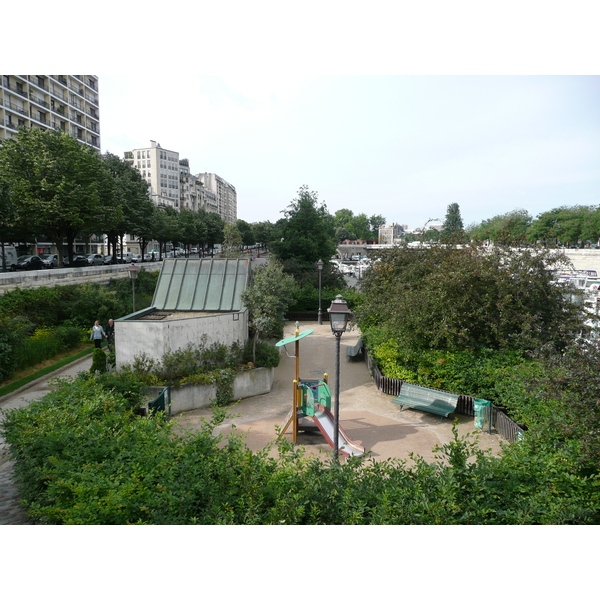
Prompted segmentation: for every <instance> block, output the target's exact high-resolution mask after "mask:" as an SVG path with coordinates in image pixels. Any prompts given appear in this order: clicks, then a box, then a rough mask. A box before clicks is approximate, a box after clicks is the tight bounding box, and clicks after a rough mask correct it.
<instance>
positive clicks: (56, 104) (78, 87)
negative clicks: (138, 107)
mask: <svg viewBox="0 0 600 600" xmlns="http://www.w3.org/2000/svg"><path fill="white" fill-rule="evenodd" d="M99 106H100V105H99V96H98V77H97V76H95V75H2V76H0V144H1V143H2V142H3V141H4V140H7V139H10V138H11V137H13V136H15V135H16V134H17V132H18V130H19V128H20V127H37V128H39V129H58V130H60V131H64V132H66V133H68V134H69V135H70V136H71V137H74V138H75V139H77V140H79V141H80V142H82V143H83V144H86V145H88V146H91V147H92V148H95V149H96V150H98V152H100V112H99Z"/></svg>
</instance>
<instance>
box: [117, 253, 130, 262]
mask: <svg viewBox="0 0 600 600" xmlns="http://www.w3.org/2000/svg"><path fill="white" fill-rule="evenodd" d="M132 256H133V253H131V252H123V254H117V262H118V263H121V264H123V263H130V262H131V257H132Z"/></svg>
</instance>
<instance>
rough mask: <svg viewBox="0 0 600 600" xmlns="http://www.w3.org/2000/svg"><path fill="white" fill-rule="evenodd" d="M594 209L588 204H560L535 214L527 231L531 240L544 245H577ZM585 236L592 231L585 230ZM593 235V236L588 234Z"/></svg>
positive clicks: (582, 237) (591, 217)
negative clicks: (571, 205) (557, 206)
mask: <svg viewBox="0 0 600 600" xmlns="http://www.w3.org/2000/svg"><path fill="white" fill-rule="evenodd" d="M594 212H595V209H594V208H593V207H589V206H573V207H567V206H561V207H559V208H553V209H552V210H549V211H547V212H545V213H542V214H540V215H538V216H537V218H536V219H535V220H534V221H533V223H532V224H531V226H530V227H529V229H528V231H527V237H528V239H529V240H530V241H532V242H538V241H541V242H542V243H543V244H544V245H545V246H578V245H580V243H581V241H582V239H584V224H585V223H586V222H588V221H592V220H593V215H594ZM585 233H586V237H587V235H588V234H591V233H592V232H591V231H590V230H589V228H588V229H586V230H585ZM590 237H592V239H593V237H595V236H590Z"/></svg>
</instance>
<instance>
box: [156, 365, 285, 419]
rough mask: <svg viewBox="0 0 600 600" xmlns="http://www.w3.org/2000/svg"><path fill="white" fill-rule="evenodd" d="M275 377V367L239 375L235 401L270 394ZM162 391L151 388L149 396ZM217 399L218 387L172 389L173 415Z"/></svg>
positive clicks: (234, 385) (195, 386)
mask: <svg viewBox="0 0 600 600" xmlns="http://www.w3.org/2000/svg"><path fill="white" fill-rule="evenodd" d="M274 376H275V369H274V368H273V367H271V368H268V369H267V368H260V369H252V370H250V371H242V372H240V373H238V374H237V376H236V378H235V381H234V383H233V397H234V399H236V400H238V399H240V398H251V397H252V396H260V395H261V394H268V393H269V392H270V391H271V386H272V385H273V378H274ZM162 390H163V388H162V387H151V388H150V389H149V394H150V395H151V396H152V398H155V397H156V396H158V394H159V393H160V392H161V391H162ZM216 397H217V386H216V385H194V384H192V383H189V384H185V385H181V386H178V387H172V388H171V414H172V415H176V414H178V413H182V412H186V411H188V410H196V409H198V408H205V407H207V406H210V405H211V403H212V402H213V400H214V399H215V398H216Z"/></svg>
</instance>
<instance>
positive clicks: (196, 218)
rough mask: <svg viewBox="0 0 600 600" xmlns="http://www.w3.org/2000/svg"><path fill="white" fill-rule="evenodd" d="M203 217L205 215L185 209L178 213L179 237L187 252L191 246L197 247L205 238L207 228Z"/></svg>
mask: <svg viewBox="0 0 600 600" xmlns="http://www.w3.org/2000/svg"><path fill="white" fill-rule="evenodd" d="M204 216H205V213H204V214H203V213H199V212H196V211H193V210H187V209H182V210H181V211H180V212H179V215H178V221H179V232H180V233H179V237H180V239H181V241H182V242H183V245H184V246H185V247H186V249H187V251H188V252H189V249H190V247H191V246H192V245H197V244H198V243H200V242H202V241H204V239H205V238H206V233H207V227H206V223H205V222H204Z"/></svg>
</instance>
